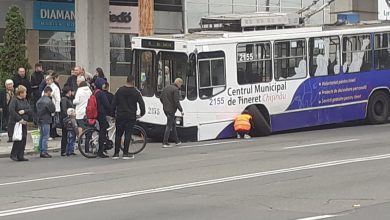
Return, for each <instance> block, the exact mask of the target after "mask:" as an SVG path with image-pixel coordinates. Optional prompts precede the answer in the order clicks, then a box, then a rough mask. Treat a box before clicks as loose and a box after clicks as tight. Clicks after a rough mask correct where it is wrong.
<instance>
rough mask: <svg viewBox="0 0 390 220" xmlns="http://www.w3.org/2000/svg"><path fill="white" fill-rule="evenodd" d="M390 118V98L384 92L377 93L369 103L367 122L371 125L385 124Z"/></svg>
mask: <svg viewBox="0 0 390 220" xmlns="http://www.w3.org/2000/svg"><path fill="white" fill-rule="evenodd" d="M388 117H389V96H388V95H387V94H386V93H385V92H382V91H378V92H375V93H374V94H373V95H372V96H371V97H370V101H369V102H368V107H367V120H368V122H369V123H371V124H383V123H386V122H387V118H388Z"/></svg>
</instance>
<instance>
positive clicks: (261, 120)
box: [247, 105, 271, 136]
mask: <svg viewBox="0 0 390 220" xmlns="http://www.w3.org/2000/svg"><path fill="white" fill-rule="evenodd" d="M247 110H248V112H249V114H251V116H252V121H253V124H254V127H255V129H254V131H253V132H252V135H254V136H268V135H270V134H271V126H270V125H269V122H267V120H266V119H265V117H264V116H263V114H262V113H261V112H260V110H259V109H258V108H257V107H256V106H254V105H252V106H249V107H248V108H247Z"/></svg>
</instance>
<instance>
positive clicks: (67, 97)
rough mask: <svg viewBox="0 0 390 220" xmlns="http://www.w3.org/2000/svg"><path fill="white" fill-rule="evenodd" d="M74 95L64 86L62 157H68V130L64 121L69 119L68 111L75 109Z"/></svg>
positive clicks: (62, 99)
mask: <svg viewBox="0 0 390 220" xmlns="http://www.w3.org/2000/svg"><path fill="white" fill-rule="evenodd" d="M72 93H73V91H72V90H71V89H70V87H69V86H64V88H63V89H62V98H61V114H60V119H61V122H62V139H61V156H66V146H67V144H68V141H67V137H68V135H67V132H68V128H67V126H66V124H65V123H64V119H65V118H66V117H68V109H70V108H74V105H73V103H72Z"/></svg>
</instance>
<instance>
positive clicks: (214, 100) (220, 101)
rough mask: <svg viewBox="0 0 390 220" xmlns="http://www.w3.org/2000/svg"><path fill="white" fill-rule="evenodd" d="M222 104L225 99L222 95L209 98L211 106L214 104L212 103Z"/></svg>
mask: <svg viewBox="0 0 390 220" xmlns="http://www.w3.org/2000/svg"><path fill="white" fill-rule="evenodd" d="M223 104H225V99H224V97H218V98H213V99H210V105H211V106H214V105H223Z"/></svg>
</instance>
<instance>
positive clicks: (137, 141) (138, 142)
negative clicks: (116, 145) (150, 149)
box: [120, 125, 147, 154]
mask: <svg viewBox="0 0 390 220" xmlns="http://www.w3.org/2000/svg"><path fill="white" fill-rule="evenodd" d="M146 139H147V136H146V132H145V130H144V129H143V128H141V127H140V126H138V125H134V127H133V133H132V134H131V140H130V146H129V154H138V153H141V151H143V150H144V149H145V147H146ZM122 140H123V139H122ZM120 148H121V150H122V152H123V142H122V144H121V147H120Z"/></svg>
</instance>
